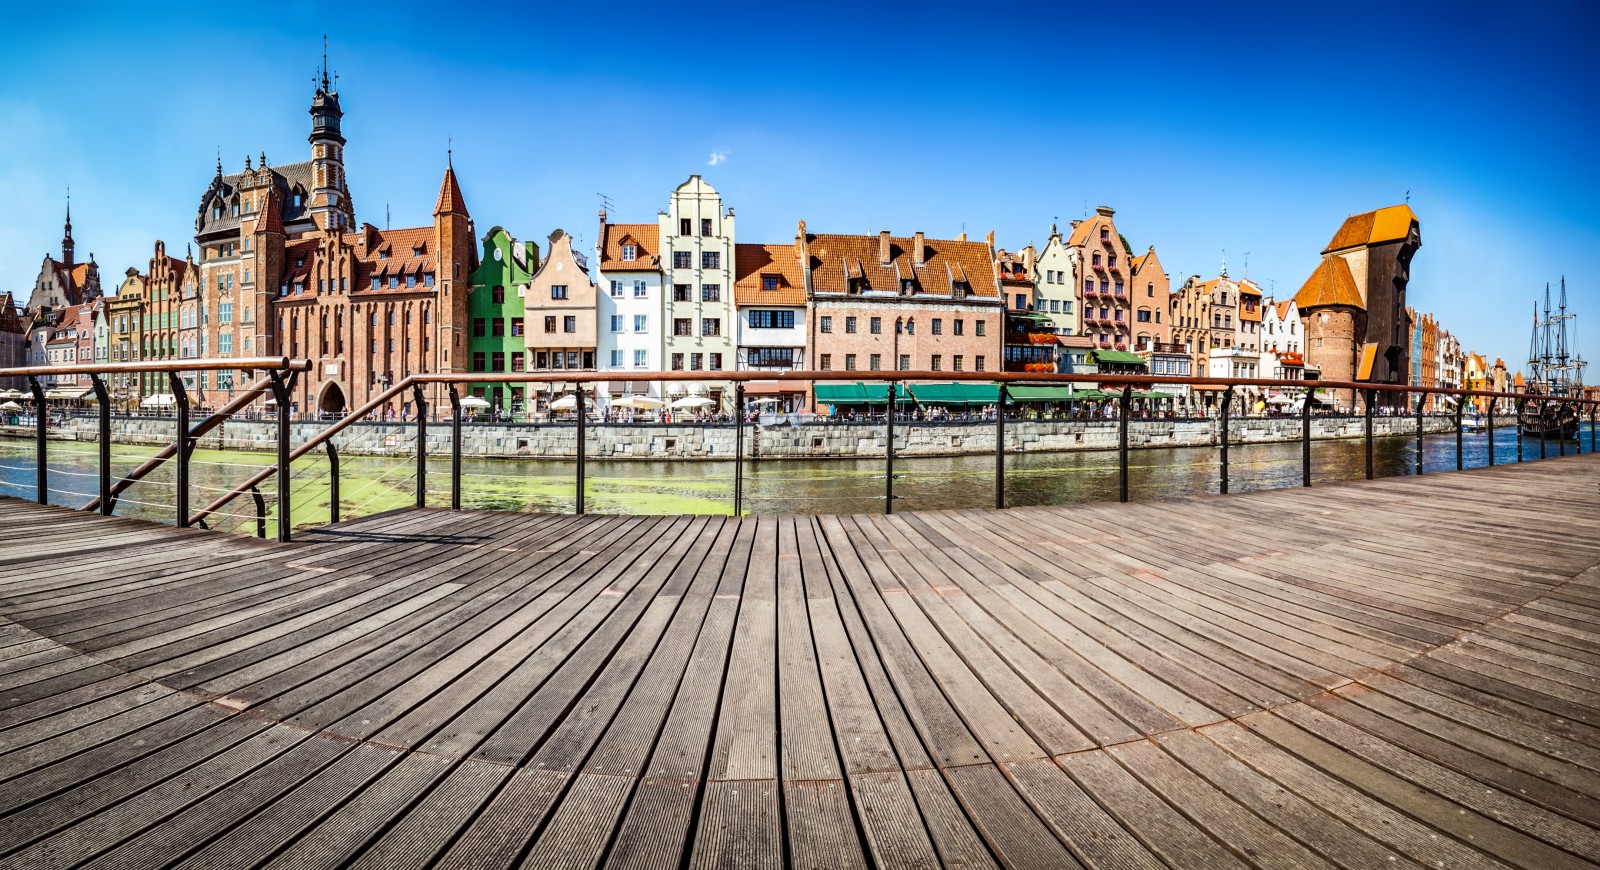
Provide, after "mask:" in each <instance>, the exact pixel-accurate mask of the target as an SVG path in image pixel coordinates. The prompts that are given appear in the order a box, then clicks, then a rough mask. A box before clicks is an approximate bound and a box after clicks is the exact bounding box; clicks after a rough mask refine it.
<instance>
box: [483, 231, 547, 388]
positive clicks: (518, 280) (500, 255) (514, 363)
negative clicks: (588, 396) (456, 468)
mask: <svg viewBox="0 0 1600 870" xmlns="http://www.w3.org/2000/svg"><path fill="white" fill-rule="evenodd" d="M480 262H481V264H482V265H480V266H478V268H477V269H474V270H473V272H472V275H471V276H470V278H469V282H468V283H469V290H468V296H467V317H468V321H469V323H468V330H469V331H468V333H467V334H468V339H467V342H468V344H467V351H468V357H467V364H468V365H469V366H470V369H471V371H473V372H513V371H515V372H520V371H525V370H526V368H527V366H526V354H527V345H526V325H527V324H526V318H525V316H524V313H523V296H524V291H525V290H526V288H527V286H528V282H529V280H530V279H532V278H533V273H534V272H536V271H538V269H539V246H538V245H537V244H534V243H532V242H519V241H517V240H516V239H514V238H512V236H511V234H510V233H508V232H506V231H505V230H504V229H503V228H501V227H495V228H494V229H492V230H490V231H489V233H488V235H485V236H484V237H483V259H482V260H481V261H480ZM469 389H470V390H471V393H472V395H474V396H477V397H478V398H480V399H483V400H484V401H486V402H488V403H489V405H490V408H489V409H488V410H485V411H480V416H481V415H487V414H518V415H520V414H522V413H523V399H524V385H522V384H505V383H484V382H476V383H472V384H471V385H470V387H469Z"/></svg>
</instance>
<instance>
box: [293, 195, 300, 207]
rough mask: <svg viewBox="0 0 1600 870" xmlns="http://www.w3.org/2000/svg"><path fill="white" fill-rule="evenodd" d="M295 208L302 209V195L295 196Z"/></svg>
mask: <svg viewBox="0 0 1600 870" xmlns="http://www.w3.org/2000/svg"><path fill="white" fill-rule="evenodd" d="M294 207H295V208H299V207H300V194H298V193H297V194H295V195H294Z"/></svg>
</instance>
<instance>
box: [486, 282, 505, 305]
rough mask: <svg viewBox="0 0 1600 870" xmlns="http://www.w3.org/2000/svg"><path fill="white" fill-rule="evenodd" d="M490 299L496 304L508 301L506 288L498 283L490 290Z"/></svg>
mask: <svg viewBox="0 0 1600 870" xmlns="http://www.w3.org/2000/svg"><path fill="white" fill-rule="evenodd" d="M489 301H490V302H492V303H494V304H495V305H504V304H505V302H506V288H504V287H501V286H500V285H498V284H496V285H495V286H494V287H492V288H491V289H490V290H489Z"/></svg>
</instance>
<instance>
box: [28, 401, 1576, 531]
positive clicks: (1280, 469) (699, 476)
mask: <svg viewBox="0 0 1600 870" xmlns="http://www.w3.org/2000/svg"><path fill="white" fill-rule="evenodd" d="M1587 430H1588V427H1587V425H1586V426H1585V429H1584V433H1583V435H1582V447H1583V450H1584V452H1588V448H1589V434H1588V431H1587ZM1423 444H1424V446H1423V457H1424V465H1423V468H1424V471H1425V472H1428V473H1431V472H1441V471H1447V470H1454V469H1455V467H1456V439H1455V435H1454V434H1447V435H1435V436H1428V437H1426V438H1425V439H1424V442H1423ZM1546 447H1547V451H1548V453H1549V455H1550V456H1556V455H1557V453H1558V445H1557V444H1556V442H1554V441H1551V442H1549V443H1548V444H1547V445H1546ZM1566 449H1567V451H1568V452H1569V453H1570V452H1573V451H1574V450H1576V446H1575V445H1574V444H1573V443H1572V442H1568V443H1567V445H1566ZM1488 450H1489V442H1488V436H1487V435H1486V434H1484V433H1468V434H1466V435H1465V436H1464V438H1463V451H1462V453H1463V457H1464V461H1465V465H1466V467H1468V468H1474V467H1477V466H1481V465H1485V464H1487V461H1488ZM1494 450H1495V458H1496V461H1497V462H1500V463H1510V462H1515V461H1516V454H1517V437H1516V432H1515V430H1514V429H1513V428H1511V427H1506V428H1502V429H1498V430H1497V431H1496V433H1495V446H1494ZM153 452H154V448H148V447H139V446H129V445H114V446H113V462H112V470H113V473H114V474H119V475H120V474H126V473H128V472H129V471H130V470H131V469H133V468H134V467H135V466H137V465H138V464H139V463H140V462H142V461H143V460H144V459H145V458H147V457H149V456H150V455H151V454H152V453H153ZM1523 455H1524V457H1525V459H1527V460H1530V461H1531V460H1535V459H1537V458H1538V456H1539V442H1538V440H1537V439H1524V441H1523ZM49 457H50V463H49V464H50V469H51V474H50V484H49V485H50V488H51V501H52V502H54V503H57V504H66V505H71V506H75V507H76V506H82V505H83V504H84V503H86V502H87V501H88V500H89V499H90V498H92V497H93V496H94V494H95V493H96V492H97V491H98V490H97V487H98V483H97V477H96V470H97V468H98V466H97V462H98V458H97V453H96V445H95V444H94V443H92V442H55V441H52V442H50V445H49ZM1218 459H1219V451H1218V449H1217V448H1214V447H1210V448H1207V447H1185V448H1170V449H1146V450H1135V451H1133V452H1132V453H1131V454H1130V469H1129V480H1128V488H1129V494H1130V497H1131V498H1132V499H1134V500H1136V501H1145V500H1156V499H1167V498H1175V497H1181V496H1189V495H1197V494H1203V493H1214V492H1217V491H1218V488H1219V477H1220V472H1221V469H1220V465H1219V461H1218ZM33 460H34V448H33V444H32V442H31V441H29V440H25V439H15V438H0V494H5V495H14V496H19V497H23V498H32V497H33V496H34V491H35V490H34V486H35V476H34V461H33ZM1230 460H1231V461H1230V469H1229V480H1230V488H1231V491H1233V492H1248V491H1252V490H1260V489H1270V488H1274V487H1287V486H1299V485H1300V474H1301V469H1300V444H1299V442H1288V443H1277V444H1252V445H1240V446H1235V447H1233V448H1231V449H1230ZM271 461H272V457H271V455H270V454H265V453H250V452H244V451H230V452H226V453H222V452H214V451H197V452H196V454H195V457H194V465H193V467H192V471H191V483H192V490H191V492H192V495H191V501H192V503H193V504H194V506H195V508H196V509H198V508H199V507H201V506H203V505H205V504H207V503H208V502H209V501H210V500H211V499H213V498H215V497H216V496H217V495H218V494H220V493H222V492H225V491H227V490H228V489H230V488H231V487H232V486H234V485H236V484H237V483H239V482H240V481H242V480H243V479H245V478H246V477H248V476H249V475H250V474H251V473H253V472H254V471H256V470H259V469H260V468H261V467H262V466H263V465H266V464H268V463H270V462H271ZM1373 464H1374V469H1375V473H1376V474H1377V475H1378V476H1383V477H1387V476H1393V475H1406V474H1414V473H1416V440H1415V438H1414V437H1393V438H1383V439H1379V440H1377V441H1376V442H1375V443H1374V448H1373ZM294 468H295V471H294V481H293V484H292V486H291V490H290V492H291V497H292V502H293V507H292V516H293V517H294V520H295V522H296V524H302V523H323V522H327V521H328V519H329V507H328V505H329V500H330V498H329V496H330V493H329V486H328V483H329V466H328V462H327V460H326V458H325V457H320V456H319V457H316V458H311V457H307V458H306V459H304V460H301V461H298V462H296V463H295V466H294ZM415 468H416V462H415V459H414V458H413V457H405V456H402V457H395V458H389V457H345V458H343V459H342V460H341V462H340V474H339V479H340V489H341V496H340V502H341V504H340V508H341V513H342V515H343V516H344V517H345V518H350V517H354V516H360V515H365V514H370V513H374V512H377V511H381V510H388V509H392V508H397V507H405V506H409V505H411V504H413V503H414V501H415V492H416V490H415V479H416V476H415ZM994 470H995V464H994V457H993V456H992V455H989V456H954V457H939V458H914V459H912V458H898V459H896V461H895V485H894V488H895V510H896V511H906V510H931V509H943V508H972V507H992V506H993V505H994ZM575 471H576V464H575V463H573V462H570V461H559V460H511V459H494V460H488V459H467V460H464V461H463V463H462V472H463V473H462V505H463V507H467V508H476V509H498V510H522V511H557V512H568V511H571V510H573V508H574V474H575ZM733 471H734V465H733V463H732V462H703V461H666V460H663V461H659V462H657V461H648V460H643V461H641V460H632V461H627V462H616V461H609V462H608V461H591V462H589V463H587V466H586V475H587V487H586V493H587V496H586V499H587V505H586V506H587V508H588V510H590V511H593V512H597V513H722V514H726V513H729V512H730V511H731V509H732V499H733ZM173 473H174V469H173V465H172V463H170V462H169V463H167V464H166V465H164V466H163V467H162V468H161V469H160V470H158V471H157V472H155V473H153V474H151V475H150V476H149V477H148V478H147V479H145V480H143V481H141V482H139V483H137V484H135V485H134V486H133V487H132V488H131V489H129V490H128V492H127V493H126V494H125V495H124V496H123V498H122V499H120V500H119V501H118V503H117V508H116V512H117V513H118V514H119V515H125V516H133V517H141V518H146V519H153V520H159V521H163V522H171V521H173V518H174V516H175V508H174V507H173V498H174V494H175V493H174V489H175V487H174V481H173ZM1364 474H1365V457H1364V444H1363V441H1362V440H1361V439H1348V440H1332V441H1318V442H1315V443H1314V444H1313V445H1312V475H1313V481H1314V482H1316V483H1324V482H1330V481H1339V480H1357V479H1360V478H1362V477H1363V476H1364ZM884 483H885V479H884V462H883V460H882V459H881V458H878V459H871V460H839V459H829V460H762V461H759V462H757V461H751V462H747V463H746V464H745V482H744V499H745V501H744V504H745V511H746V513H754V514H778V513H867V512H879V511H882V510H883V504H884ZM272 486H273V482H272V481H270V480H269V481H268V482H267V484H266V485H265V486H264V490H265V492H264V496H265V502H266V506H267V508H268V510H269V512H270V511H271V510H272V509H273V507H274V505H275V491H274V490H273V489H272ZM427 486H428V490H429V501H428V503H429V504H430V505H432V506H441V507H443V506H447V505H448V504H449V487H450V481H449V464H448V461H447V459H446V458H444V457H440V458H438V459H435V460H431V461H430V462H429V467H428V474H427ZM1006 491H1007V500H1006V503H1007V505H1008V506H1022V505H1050V504H1070V503H1077V502H1093V501H1114V500H1115V499H1116V498H1117V454H1116V453H1115V452H1114V451H1083V452H1072V453H1032V454H1026V453H1025V454H1011V455H1008V456H1007V460H1006ZM226 512H227V516H226V517H217V518H214V519H213V525H217V526H220V527H225V528H227V527H232V528H244V529H247V530H250V529H253V526H254V523H253V522H252V520H253V514H254V507H253V505H252V504H251V503H250V500H249V499H248V498H244V499H239V500H238V501H237V502H235V503H234V504H233V505H230V506H229V507H228V508H227V509H226Z"/></svg>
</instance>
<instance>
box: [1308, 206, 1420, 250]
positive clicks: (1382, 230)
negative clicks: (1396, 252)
mask: <svg viewBox="0 0 1600 870" xmlns="http://www.w3.org/2000/svg"><path fill="white" fill-rule="evenodd" d="M1416 222H1417V215H1416V213H1415V212H1413V211H1412V210H1411V206H1409V205H1391V206H1389V207H1387V208H1380V209H1377V210H1376V211H1369V212H1366V213H1364V214H1358V215H1352V216H1350V217H1348V218H1345V222H1344V225H1343V226H1341V227H1339V231H1338V232H1337V233H1334V234H1333V240H1332V241H1330V242H1328V246H1327V247H1326V248H1323V249H1322V253H1324V254H1326V253H1328V252H1329V251H1341V250H1344V249H1345V248H1355V247H1359V246H1361V245H1377V244H1381V243H1383V242H1393V241H1397V240H1399V239H1403V238H1405V237H1406V236H1407V235H1409V234H1410V233H1411V225H1412V224H1413V223H1416Z"/></svg>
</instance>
